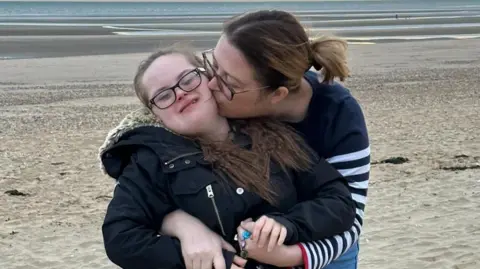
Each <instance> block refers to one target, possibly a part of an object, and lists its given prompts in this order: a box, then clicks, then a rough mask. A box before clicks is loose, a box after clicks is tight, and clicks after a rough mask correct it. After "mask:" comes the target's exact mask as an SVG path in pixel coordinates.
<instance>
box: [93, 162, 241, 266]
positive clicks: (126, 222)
mask: <svg viewBox="0 0 480 269" xmlns="http://www.w3.org/2000/svg"><path fill="white" fill-rule="evenodd" d="M136 156H138V155H136ZM136 156H135V157H132V160H131V161H130V163H129V164H128V165H127V166H126V167H125V168H124V170H123V173H122V174H121V176H120V177H119V178H118V180H117V185H116V187H115V190H114V195H113V198H112V200H111V202H110V204H109V205H108V208H107V213H106V216H105V220H104V223H103V226H102V232H103V239H104V244H105V250H106V253H107V256H108V258H109V259H110V260H111V261H112V262H113V263H115V264H116V265H118V266H120V267H121V268H123V269H136V268H139V267H141V268H144V269H150V268H151V269H158V268H179V269H180V268H185V264H184V260H183V256H182V252H181V246H180V242H179V240H178V239H176V238H173V237H170V236H166V235H161V234H159V232H158V231H160V226H161V223H162V221H163V218H164V217H165V216H166V215H167V214H168V213H170V212H172V211H173V210H175V209H177V208H176V207H174V206H173V203H172V202H171V201H170V198H169V196H168V195H167V193H168V192H167V188H166V184H165V183H164V182H165V181H166V180H164V179H162V178H159V175H160V177H161V175H163V174H162V173H161V171H159V169H161V168H160V167H159V165H158V161H153V159H152V158H150V159H148V158H147V159H145V156H144V154H142V157H143V160H142V159H138V157H136ZM152 179H154V180H152ZM224 257H225V260H226V262H227V265H231V263H232V260H233V253H230V252H226V251H224ZM228 268H229V267H228Z"/></svg>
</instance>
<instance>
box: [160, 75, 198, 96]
mask: <svg viewBox="0 0 480 269" xmlns="http://www.w3.org/2000/svg"><path fill="white" fill-rule="evenodd" d="M191 71H193V69H185V70H183V71H182V72H180V73H179V74H178V75H177V77H176V79H177V83H178V81H179V80H180V79H181V78H182V77H183V76H185V75H186V74H187V73H188V72H191ZM175 84H176V83H175ZM170 88H171V86H164V87H161V88H158V89H157V90H156V91H155V92H154V93H153V96H155V95H157V94H159V93H160V92H162V91H165V90H168V89H170Z"/></svg>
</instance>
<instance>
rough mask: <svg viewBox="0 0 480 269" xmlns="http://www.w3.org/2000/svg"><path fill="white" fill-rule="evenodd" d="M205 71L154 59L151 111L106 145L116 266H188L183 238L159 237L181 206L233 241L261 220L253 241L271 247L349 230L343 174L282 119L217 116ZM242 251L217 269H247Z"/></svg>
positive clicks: (147, 91)
mask: <svg viewBox="0 0 480 269" xmlns="http://www.w3.org/2000/svg"><path fill="white" fill-rule="evenodd" d="M200 66H201V61H200V60H199V59H198V58H196V57H195V56H194V55H193V54H190V53H184V52H178V51H159V52H157V53H154V54H152V55H151V56H150V57H149V58H148V59H147V60H146V61H144V62H143V63H142V64H141V65H140V67H139V69H138V72H137V74H136V76H135V81H134V86H135V92H136V94H137V96H138V97H139V99H140V101H141V102H142V103H143V104H144V105H145V109H142V110H139V111H137V112H135V113H132V114H131V115H129V116H128V117H127V118H125V119H124V120H123V121H122V122H121V124H120V126H118V127H117V128H115V129H114V130H112V131H111V132H110V133H109V134H108V136H107V139H106V141H105V143H104V145H103V146H102V147H101V149H100V158H101V161H102V165H103V168H104V170H105V172H106V173H107V174H108V175H109V176H111V177H112V178H114V179H116V181H117V185H116V187H115V191H114V196H113V198H112V200H111V202H110V204H109V206H108V209H107V213H106V216H105V221H104V224H103V227H102V230H103V236H104V243H105V249H106V253H107V255H108V257H109V258H110V260H112V261H113V262H114V263H115V264H117V265H118V266H120V267H122V268H126V269H129V268H139V267H141V268H146V269H147V268H186V267H187V265H186V264H185V263H184V259H183V257H182V252H181V245H180V242H179V240H178V239H176V238H173V237H170V236H167V235H160V234H159V233H158V231H159V230H160V228H161V224H162V222H163V219H164V217H165V216H166V215H167V214H169V213H171V212H172V211H174V210H178V209H181V210H183V211H185V212H187V213H189V214H191V215H192V216H194V217H196V218H197V219H199V220H200V221H202V222H203V224H204V225H206V226H207V227H208V228H209V229H211V230H213V231H215V232H217V233H218V234H221V235H222V237H223V239H224V240H225V241H227V242H229V243H234V241H235V238H236V234H237V227H238V226H239V224H240V223H241V221H243V220H245V219H247V218H253V220H257V222H259V223H260V222H262V223H263V224H264V225H263V227H262V230H261V232H260V233H257V234H254V235H252V236H256V237H262V238H267V242H268V244H269V245H271V246H272V247H273V245H280V244H296V243H298V242H300V241H303V242H305V241H311V240H317V239H320V238H324V237H326V236H332V235H334V234H338V233H341V232H343V231H345V230H347V229H348V228H350V227H351V225H352V223H353V220H354V217H355V205H354V203H353V200H352V199H351V196H350V194H349V192H348V189H347V185H346V181H345V180H344V179H343V178H342V177H341V175H340V174H339V173H338V172H337V171H336V170H335V169H333V168H332V167H330V166H329V165H328V163H327V162H326V161H325V160H323V159H318V158H316V157H315V156H314V155H312V154H311V151H310V150H309V149H308V147H307V146H306V145H305V143H304V142H303V140H302V139H301V138H300V137H299V136H298V134H296V133H295V131H293V130H292V129H291V128H290V127H288V126H286V125H284V124H282V123H279V122H278V121H274V120H264V119H257V120H248V121H240V120H238V121H232V122H229V121H228V120H227V119H226V118H224V117H222V116H219V115H218V111H217V104H216V101H215V99H214V98H212V93H211V91H210V90H209V88H208V87H207V83H208V78H207V77H206V76H205V75H204V70H203V69H202V68H201V67H200ZM325 212H329V214H334V215H335V218H334V222H335V225H334V226H331V225H330V223H329V225H325V223H324V219H323V218H322V216H323V215H324V213H325ZM248 236H249V234H247V236H246V237H245V235H244V237H243V239H247V238H248ZM179 239H180V241H182V238H179ZM243 247H244V246H240V249H237V250H236V251H233V250H230V251H227V250H225V251H224V252H223V254H224V257H223V258H224V259H223V258H222V259H217V264H216V265H215V268H220V267H221V266H222V265H223V266H225V265H226V267H227V268H238V267H239V266H241V267H243V266H245V264H244V262H243V261H242V260H241V259H239V257H238V256H235V252H239V253H241V254H242V255H243V257H244V258H248V253H246V251H244V249H243ZM242 250H243V251H242ZM224 261H225V263H224ZM234 261H236V262H235V263H234ZM258 265H260V264H259V263H258V262H256V261H253V260H251V261H249V262H248V263H247V265H246V266H247V267H252V266H253V268H255V267H256V266H258ZM262 266H264V268H275V267H273V266H269V265H262Z"/></svg>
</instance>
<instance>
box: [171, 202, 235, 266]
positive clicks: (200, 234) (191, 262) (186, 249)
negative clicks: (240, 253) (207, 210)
mask: <svg viewBox="0 0 480 269" xmlns="http://www.w3.org/2000/svg"><path fill="white" fill-rule="evenodd" d="M162 233H164V234H166V235H170V236H175V237H177V238H178V239H179V240H180V244H181V248H182V255H183V259H184V261H185V267H186V269H212V268H215V269H228V268H225V267H226V266H225V258H224V257H223V252H222V249H226V250H229V251H231V252H236V251H235V248H233V247H232V246H231V245H230V244H229V243H228V242H226V241H225V240H223V238H222V237H221V236H220V235H218V234H216V233H215V232H213V231H212V230H210V229H209V228H208V227H207V226H205V224H203V223H202V222H201V221H200V220H198V219H196V218H194V217H192V216H191V215H189V214H187V213H185V212H183V211H181V210H176V211H174V212H172V213H170V214H169V215H167V216H166V217H165V218H164V220H163V223H162Z"/></svg>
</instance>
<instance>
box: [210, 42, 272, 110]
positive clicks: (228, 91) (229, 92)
mask: <svg viewBox="0 0 480 269" xmlns="http://www.w3.org/2000/svg"><path fill="white" fill-rule="evenodd" d="M209 54H210V55H211V57H212V58H213V49H208V50H206V51H204V52H202V57H203V65H204V67H205V70H206V72H207V74H208V75H209V77H210V79H212V78H213V77H215V78H216V79H217V81H219V82H220V83H218V87H219V88H220V90H221V91H222V92H223V94H224V95H225V97H226V98H227V100H228V101H232V99H233V96H234V95H235V94H239V93H245V92H250V91H254V90H262V89H266V88H269V86H264V87H260V88H256V89H250V90H244V91H235V90H234V89H233V87H232V86H230V85H229V84H228V83H227V82H226V81H225V80H224V79H223V78H222V77H221V76H220V75H219V74H218V73H217V71H216V68H215V67H214V66H213V64H212V63H211V62H210V60H209V59H208V55H209Z"/></svg>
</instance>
